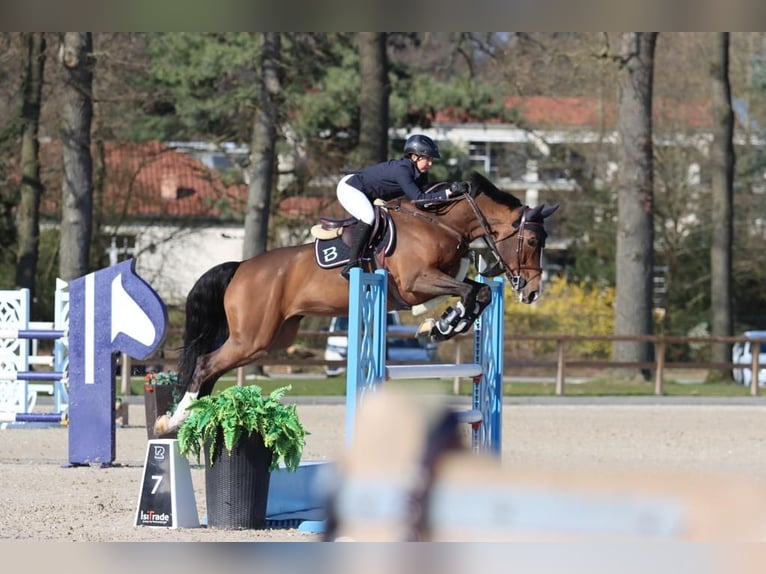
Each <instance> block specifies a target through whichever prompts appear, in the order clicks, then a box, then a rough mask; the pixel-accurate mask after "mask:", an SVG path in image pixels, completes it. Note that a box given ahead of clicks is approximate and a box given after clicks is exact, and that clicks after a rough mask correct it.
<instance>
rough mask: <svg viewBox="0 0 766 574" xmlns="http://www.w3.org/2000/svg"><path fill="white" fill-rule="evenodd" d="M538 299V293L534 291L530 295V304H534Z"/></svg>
mask: <svg viewBox="0 0 766 574" xmlns="http://www.w3.org/2000/svg"><path fill="white" fill-rule="evenodd" d="M536 299H537V291H532V292H531V293H530V294H529V302H530V303H534V302H535V300H536Z"/></svg>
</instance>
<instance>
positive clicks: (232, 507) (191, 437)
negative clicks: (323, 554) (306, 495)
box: [178, 385, 308, 528]
mask: <svg viewBox="0 0 766 574" xmlns="http://www.w3.org/2000/svg"><path fill="white" fill-rule="evenodd" d="M290 388H291V387H290V386H285V387H280V388H278V389H276V390H274V391H273V392H272V393H271V394H269V395H266V396H264V395H263V393H262V390H261V388H260V387H259V386H257V385H246V386H242V387H239V386H235V387H229V388H228V389H226V390H224V391H221V392H220V393H217V394H214V395H208V396H205V397H201V398H199V399H197V400H195V401H193V402H192V403H191V404H190V405H189V407H188V411H189V416H188V418H187V419H186V420H185V421H184V422H183V423H182V424H181V426H180V427H179V428H178V446H179V450H180V452H181V454H182V455H184V456H189V455H193V456H195V457H196V458H197V461H198V462H199V460H200V456H201V454H202V453H203V451H204V456H205V498H206V505H207V516H208V526H210V527H218V528H262V527H263V526H264V524H265V522H266V503H267V500H268V491H269V482H270V478H271V471H272V470H275V469H277V468H279V467H280V465H281V464H284V466H285V468H286V469H287V470H288V471H292V472H294V471H295V470H297V469H298V465H299V463H300V459H301V455H302V454H303V447H304V445H305V442H306V441H305V438H306V435H307V434H308V433H307V432H306V430H305V429H304V428H303V425H302V424H301V422H300V419H299V418H298V413H297V410H296V406H295V405H294V404H293V405H285V404H283V403H282V400H281V399H282V398H283V397H284V395H285V393H286V392H287V391H288V390H290Z"/></svg>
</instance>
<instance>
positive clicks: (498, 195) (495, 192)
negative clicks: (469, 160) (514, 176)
mask: <svg viewBox="0 0 766 574" xmlns="http://www.w3.org/2000/svg"><path fill="white" fill-rule="evenodd" d="M469 181H470V182H471V187H472V188H473V189H474V190H475V191H474V195H478V194H479V193H483V194H484V195H486V196H487V197H489V198H490V199H491V200H492V201H494V202H495V203H499V204H501V205H505V206H507V207H509V208H511V209H516V208H517V207H521V206H522V203H521V201H520V200H519V198H517V197H516V196H515V195H512V194H510V193H508V192H505V191H501V190H500V189H498V188H497V187H495V184H493V183H492V182H491V181H489V180H488V179H487V178H486V177H484V176H483V175H482V174H480V173H479V172H477V171H474V172H472V173H471V176H470V178H469Z"/></svg>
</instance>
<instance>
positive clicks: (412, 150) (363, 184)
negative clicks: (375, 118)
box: [336, 134, 468, 279]
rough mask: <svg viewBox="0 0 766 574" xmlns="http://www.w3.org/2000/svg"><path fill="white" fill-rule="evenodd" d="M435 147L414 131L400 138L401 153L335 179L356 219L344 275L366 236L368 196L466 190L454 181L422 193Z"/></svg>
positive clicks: (443, 195)
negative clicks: (402, 150)
mask: <svg viewBox="0 0 766 574" xmlns="http://www.w3.org/2000/svg"><path fill="white" fill-rule="evenodd" d="M439 158H440V155H439V147H438V146H437V145H436V143H435V142H434V140H432V139H431V138H429V137H428V136H425V135H422V134H414V135H411V136H410V137H408V138H407V141H405V142H404V157H403V158H402V159H392V160H389V161H384V162H381V163H378V164H375V165H371V166H369V167H366V168H364V169H362V170H360V171H357V172H354V173H351V174H349V175H346V176H344V177H343V179H341V180H340V181H339V182H338V187H337V189H336V195H337V196H338V201H340V204H341V205H342V206H343V207H344V209H345V210H346V211H348V212H349V213H350V214H351V215H353V216H354V217H356V218H357V219H358V220H359V221H358V222H357V224H356V229H354V235H353V237H352V240H351V253H350V255H349V260H348V263H347V264H346V266H345V267H344V268H343V270H342V271H341V272H340V273H341V275H343V277H345V278H346V279H348V274H349V272H350V271H351V268H352V267H359V266H360V264H361V261H360V258H361V255H362V252H363V251H364V248H365V247H366V245H367V242H368V241H369V240H370V234H371V233H372V225H373V223H374V222H375V210H374V209H373V207H372V200H374V199H378V198H379V199H382V200H384V201H387V200H389V199H394V198H396V197H401V196H402V195H406V196H407V197H409V198H410V199H412V200H418V199H433V200H435V201H444V200H446V199H449V198H450V197H453V196H455V195H459V194H461V193H465V192H467V191H468V184H467V183H466V182H463V181H456V182H453V183H452V185H450V187H449V188H447V189H444V190H442V191H437V192H433V193H428V194H426V193H424V191H423V190H425V189H427V188H428V186H429V180H428V170H429V169H431V165H432V164H433V161H434V160H435V159H439Z"/></svg>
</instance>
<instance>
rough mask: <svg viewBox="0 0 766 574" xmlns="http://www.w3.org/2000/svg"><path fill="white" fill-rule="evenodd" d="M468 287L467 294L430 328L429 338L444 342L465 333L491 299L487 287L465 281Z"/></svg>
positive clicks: (490, 293)
mask: <svg viewBox="0 0 766 574" xmlns="http://www.w3.org/2000/svg"><path fill="white" fill-rule="evenodd" d="M464 282H465V283H466V284H468V285H469V286H470V289H469V291H468V293H467V294H466V295H465V296H463V297H461V299H460V301H458V302H457V303H456V304H455V306H454V307H447V309H446V310H445V311H444V313H442V316H441V317H440V318H439V320H438V321H436V322H435V323H434V325H433V326H432V327H431V332H430V333H429V335H430V337H431V338H432V339H433V340H436V341H444V340H446V339H451V338H452V337H454V336H456V335H459V334H461V333H464V332H465V331H467V330H468V329H469V328H470V327H471V325H473V323H474V321H476V319H477V318H478V317H479V315H481V313H482V311H484V309H485V308H486V307H487V305H489V303H490V301H491V299H492V291H491V290H490V288H489V287H488V286H487V285H484V284H483V283H477V282H476V281H471V280H470V279H466V280H465V281H464Z"/></svg>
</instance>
